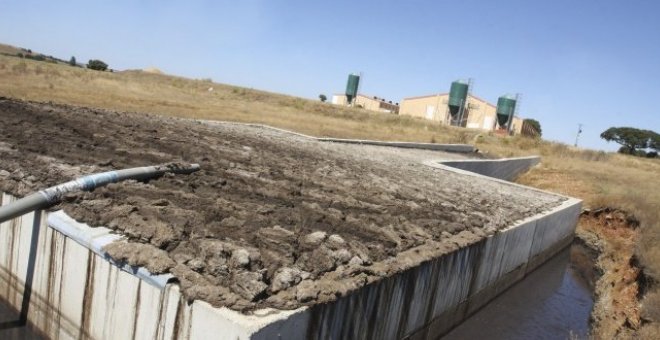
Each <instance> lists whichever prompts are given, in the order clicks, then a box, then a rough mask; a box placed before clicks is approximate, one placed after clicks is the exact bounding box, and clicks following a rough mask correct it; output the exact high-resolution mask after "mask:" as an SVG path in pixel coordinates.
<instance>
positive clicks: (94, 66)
mask: <svg viewBox="0 0 660 340" xmlns="http://www.w3.org/2000/svg"><path fill="white" fill-rule="evenodd" d="M87 68H88V69H91V70H97V71H105V70H107V69H108V64H106V63H104V62H102V61H101V60H98V59H91V60H90V61H89V62H88V63H87Z"/></svg>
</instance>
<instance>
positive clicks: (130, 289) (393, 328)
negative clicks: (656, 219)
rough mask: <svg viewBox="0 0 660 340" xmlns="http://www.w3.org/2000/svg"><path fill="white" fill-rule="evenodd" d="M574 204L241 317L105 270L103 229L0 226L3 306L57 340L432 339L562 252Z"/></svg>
mask: <svg viewBox="0 0 660 340" xmlns="http://www.w3.org/2000/svg"><path fill="white" fill-rule="evenodd" d="M11 200H13V198H12V197H11V196H9V195H3V197H2V203H3V204H6V203H8V202H10V201H11ZM580 205H581V203H580V201H579V200H575V199H569V200H567V201H565V202H564V203H563V204H562V205H561V206H559V207H557V208H555V209H554V210H552V211H550V212H548V213H545V214H542V215H539V216H535V217H533V218H529V219H527V220H525V221H522V222H520V223H518V224H516V225H515V226H511V227H509V228H507V229H505V230H501V231H499V232H498V233H496V234H494V235H492V236H491V237H488V238H486V239H484V240H482V241H480V242H477V243H475V244H472V245H469V246H467V247H463V248H460V249H458V250H456V251H454V252H451V253H449V254H446V255H444V256H441V257H438V258H433V259H430V260H428V261H426V262H423V263H421V264H420V265H418V266H415V267H413V268H411V269H409V270H407V271H404V272H402V273H399V274H397V275H395V276H393V277H389V278H387V279H384V280H381V281H378V282H375V283H373V284H371V285H368V286H366V287H364V288H362V289H360V290H358V291H356V292H354V293H352V294H350V295H348V296H345V297H342V298H340V299H339V300H337V301H335V302H333V303H328V304H322V305H316V306H313V307H311V308H308V307H304V308H299V309H297V310H293V311H278V310H260V311H257V312H255V314H254V315H247V316H246V315H242V314H240V313H237V312H235V311H232V310H229V309H226V308H214V307H212V306H210V305H209V304H207V303H205V302H200V301H195V302H194V303H192V304H189V303H188V302H186V301H185V300H184V299H183V298H182V296H181V294H180V292H179V287H178V285H177V284H176V283H175V282H170V281H171V280H170V277H169V276H167V275H164V276H153V275H150V274H149V273H148V272H146V271H145V270H144V269H143V268H131V267H121V266H120V265H118V264H115V263H112V261H110V260H109V259H108V257H107V256H106V255H104V253H103V252H102V249H101V248H102V245H103V244H107V243H108V242H121V240H119V237H118V236H117V235H113V234H110V232H109V230H107V229H105V228H90V227H88V226H86V225H84V224H80V223H77V222H75V221H73V220H71V219H69V218H68V217H67V216H66V214H64V213H63V212H61V211H59V212H54V213H45V212H35V213H30V214H26V215H23V216H21V217H20V218H17V219H14V220H12V221H10V222H6V223H4V224H2V225H1V226H0V244H3V245H7V246H5V247H2V248H0V297H1V298H2V299H4V300H6V301H7V302H8V303H9V304H10V305H12V306H14V307H15V308H16V309H17V310H19V311H27V314H26V316H27V320H28V321H29V322H30V323H32V324H33V326H34V327H36V328H37V329H39V330H40V331H42V332H43V333H45V334H46V335H48V336H49V337H51V338H58V339H73V338H77V339H80V338H88V339H118V338H119V339H172V338H178V339H208V338H226V339H272V338H278V337H280V338H286V339H304V338H318V339H339V338H352V339H356V338H362V339H366V338H379V339H397V338H412V339H426V338H433V337H435V336H438V335H440V334H443V333H445V332H447V331H448V330H449V329H451V328H452V327H453V326H454V325H456V324H458V323H460V322H461V321H462V320H463V319H464V318H466V317H467V316H468V315H469V314H471V313H473V312H474V311H476V310H477V309H478V308H480V307H482V306H483V305H484V304H486V303H487V302H488V301H490V300H491V299H492V298H493V297H495V296H496V295H497V294H499V293H500V292H502V291H503V290H504V289H506V288H507V287H509V286H510V285H512V284H513V283H515V282H516V281H518V280H519V279H520V278H522V277H523V276H524V275H525V274H526V273H528V272H529V271H531V270H533V269H534V268H535V267H536V266H538V265H540V264H541V263H543V262H544V261H545V260H546V259H548V258H549V257H551V256H552V255H554V254H555V253H556V252H557V251H559V250H561V249H562V248H563V247H564V246H566V245H568V244H569V243H570V242H571V240H572V237H573V232H574V228H575V225H576V223H577V217H578V214H579V211H580ZM62 225H65V226H68V227H65V228H68V229H66V230H65V229H64V228H62ZM26 287H30V288H28V289H26Z"/></svg>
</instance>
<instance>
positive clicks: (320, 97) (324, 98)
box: [319, 93, 328, 103]
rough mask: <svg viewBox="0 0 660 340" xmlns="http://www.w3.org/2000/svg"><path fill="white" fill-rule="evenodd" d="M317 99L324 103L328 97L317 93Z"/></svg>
mask: <svg viewBox="0 0 660 340" xmlns="http://www.w3.org/2000/svg"><path fill="white" fill-rule="evenodd" d="M319 99H321V102H323V103H325V101H326V100H328V97H326V96H325V95H324V94H322V93H321V94H319Z"/></svg>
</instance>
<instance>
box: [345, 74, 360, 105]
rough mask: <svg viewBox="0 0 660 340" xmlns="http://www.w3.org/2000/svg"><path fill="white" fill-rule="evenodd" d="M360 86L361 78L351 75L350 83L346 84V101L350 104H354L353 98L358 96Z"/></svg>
mask: <svg viewBox="0 0 660 340" xmlns="http://www.w3.org/2000/svg"><path fill="white" fill-rule="evenodd" d="M358 85H360V76H359V75H357V74H352V73H351V74H349V75H348V82H347V83H346V99H347V100H348V103H349V104H350V103H352V102H353V98H355V96H357V93H358Z"/></svg>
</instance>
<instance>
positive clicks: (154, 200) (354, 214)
mask: <svg viewBox="0 0 660 340" xmlns="http://www.w3.org/2000/svg"><path fill="white" fill-rule="evenodd" d="M443 157H452V156H450V155H445V154H442V153H438V152H433V151H422V150H410V149H395V148H387V147H378V146H360V145H343V144H333V143H320V142H316V141H312V140H309V139H305V138H301V137H297V136H293V135H289V134H285V133H281V132H275V131H271V130H268V129H261V128H254V127H246V126H240V125H231V124H228V125H217V126H216V125H214V126H210V125H208V124H202V123H199V122H195V121H190V120H179V119H171V118H163V117H160V116H152V115H145V114H133V113H120V112H111V111H103V110H93V109H87V108H79V107H71V106H64V105H49V104H40V103H26V102H21V101H15V100H7V99H0V159H1V160H2V161H1V162H0V190H2V191H5V192H10V193H12V194H17V195H25V194H27V193H30V192H32V191H35V190H37V189H41V188H44V187H47V186H51V185H54V184H57V183H60V182H63V181H66V180H70V179H72V178H74V177H77V176H80V175H82V174H88V173H92V172H98V171H107V170H111V169H119V168H126V167H134V166H143V165H150V164H158V163H165V162H171V161H181V162H190V163H200V164H201V166H202V171H200V172H198V173H195V174H193V175H190V176H164V177H163V178H161V179H158V180H156V181H151V182H149V183H135V182H124V183H120V184H114V185H110V186H107V187H105V188H101V189H97V190H96V191H95V192H93V193H86V194H79V195H70V196H68V197H67V199H66V201H65V202H64V203H62V204H61V205H60V208H63V209H64V210H65V211H66V212H67V213H68V214H69V215H71V216H72V217H74V218H76V219H77V220H79V221H82V222H85V223H88V224H89V225H91V226H106V227H109V228H112V229H115V230H116V231H117V232H119V233H121V234H123V235H125V236H126V237H127V238H128V239H129V241H130V242H129V243H124V244H115V245H112V246H110V247H109V248H108V249H107V250H108V251H109V253H110V254H111V255H112V256H113V257H115V258H117V259H120V260H124V261H127V262H128V263H130V264H133V265H145V266H147V267H148V268H149V269H150V270H152V271H154V272H171V273H173V274H174V275H175V276H176V277H177V278H178V279H179V280H180V282H181V286H182V289H183V291H184V294H185V295H186V296H187V297H188V298H189V299H203V300H206V301H208V302H210V303H212V304H213V305H216V306H227V307H230V308H233V309H236V310H244V311H245V310H250V309H253V308H260V307H277V308H295V307H298V306H300V305H305V304H313V303H317V302H323V301H330V300H334V299H336V298H337V297H338V296H341V295H343V294H346V293H347V292H349V291H351V290H353V289H356V288H359V287H361V286H363V285H365V284H368V283H370V282H373V281H375V280H379V279H381V278H383V277H387V276H390V275H393V274H395V273H397V272H400V271H401V270H404V269H406V266H410V265H414V264H415V263H419V262H420V261H423V260H424V259H425V256H431V255H429V254H431V253H432V252H430V251H427V252H424V251H417V250H419V249H422V250H433V251H435V253H433V254H434V255H433V256H435V255H437V254H438V253H442V252H448V251H452V250H453V249H456V247H459V246H461V245H465V244H469V243H471V242H475V241H476V240H479V239H480V238H482V237H485V236H486V235H487V234H489V233H493V232H494V231H496V230H497V229H499V228H502V227H505V226H508V225H511V224H512V223H514V222H515V221H517V220H520V219H522V218H525V217H529V216H533V215H535V214H538V213H540V212H543V211H546V210H548V209H549V208H552V207H554V206H557V205H558V204H559V203H560V201H562V199H561V198H560V197H557V196H554V195H549V194H542V193H538V192H534V191H530V190H525V189H524V188H519V187H514V186H508V185H503V184H499V183H494V182H492V181H489V180H486V179H479V178H472V177H469V178H466V177H465V176H460V175H457V174H455V173H452V172H449V171H444V170H440V169H434V168H431V167H428V166H425V165H423V164H421V160H426V159H430V158H436V159H437V158H443ZM454 157H455V156H454ZM416 251H417V252H416Z"/></svg>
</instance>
